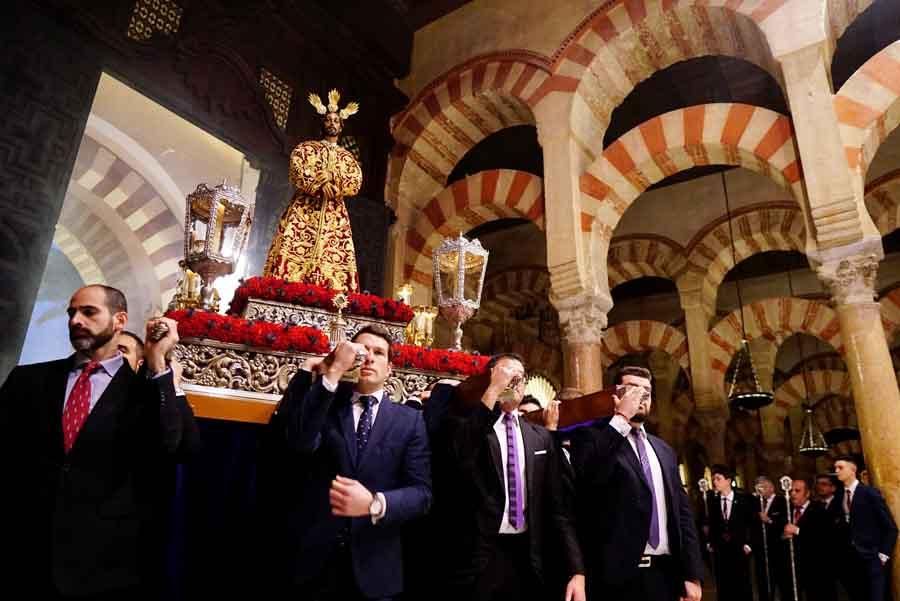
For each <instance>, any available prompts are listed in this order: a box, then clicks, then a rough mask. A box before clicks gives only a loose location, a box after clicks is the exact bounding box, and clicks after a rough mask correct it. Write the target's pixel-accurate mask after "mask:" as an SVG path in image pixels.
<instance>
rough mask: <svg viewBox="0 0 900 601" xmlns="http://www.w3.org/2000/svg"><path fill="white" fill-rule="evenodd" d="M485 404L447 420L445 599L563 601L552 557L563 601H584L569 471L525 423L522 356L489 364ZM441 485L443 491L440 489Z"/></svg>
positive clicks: (544, 436)
mask: <svg viewBox="0 0 900 601" xmlns="http://www.w3.org/2000/svg"><path fill="white" fill-rule="evenodd" d="M488 367H489V369H490V370H491V381H490V384H489V385H488V388H487V390H486V391H485V392H484V394H483V396H482V398H481V403H480V404H478V405H477V406H476V407H475V408H474V410H472V411H471V412H470V413H468V414H466V415H465V416H455V417H447V418H446V419H447V420H448V421H447V431H448V433H449V434H448V436H447V438H446V440H447V441H448V443H447V444H448V445H449V447H450V448H449V449H445V451H447V452H448V461H447V462H446V463H447V466H446V467H447V469H448V470H451V471H452V473H447V474H445V478H446V481H445V482H444V483H443V484H444V485H443V487H442V488H441V490H443V491H446V492H447V494H448V495H451V496H452V498H451V499H445V505H446V506H447V507H450V508H452V511H444V512H441V516H440V519H441V520H444V521H446V522H447V523H444V524H441V525H440V526H439V527H440V528H441V530H442V531H443V532H445V533H447V536H442V537H441V538H442V540H441V541H440V542H441V544H446V545H448V546H449V547H450V549H448V550H447V552H446V554H445V557H447V558H448V561H449V563H450V565H449V566H443V567H444V568H448V569H447V570H446V571H445V575H446V576H447V582H446V583H442V584H441V585H439V586H437V587H436V588H437V589H439V590H438V591H437V592H438V594H440V595H442V597H441V598H446V599H466V600H467V601H501V600H502V601H528V600H533V601H545V600H547V599H556V598H559V597H557V594H559V595H560V596H563V592H562V590H561V589H562V583H560V587H559V589H557V588H556V586H555V584H556V583H555V582H554V578H553V575H552V571H553V570H552V568H551V564H552V563H553V562H550V561H548V560H549V559H550V558H551V557H553V558H554V559H555V558H559V559H560V560H561V561H559V562H558V563H560V564H562V565H563V570H564V571H565V575H564V578H563V579H564V580H566V583H565V593H564V598H565V600H566V601H584V598H585V597H584V567H583V565H582V561H581V551H580V549H579V547H578V541H577V536H576V533H575V524H574V521H573V519H572V488H571V485H572V480H571V472H570V471H569V466H568V465H566V463H565V459H564V458H563V456H562V453H560V452H559V451H558V448H557V446H556V444H555V443H554V441H553V437H552V436H551V434H550V432H548V431H547V430H546V429H545V428H543V427H541V426H537V425H534V424H532V423H530V422H528V421H527V420H524V419H521V414H520V413H519V411H518V407H519V403H520V402H521V401H522V397H523V396H524V393H525V365H524V361H523V359H522V358H521V357H519V356H518V355H515V354H512V353H509V354H502V355H497V356H495V357H493V358H492V359H491V361H490V362H489V363H488ZM436 485H437V483H436Z"/></svg>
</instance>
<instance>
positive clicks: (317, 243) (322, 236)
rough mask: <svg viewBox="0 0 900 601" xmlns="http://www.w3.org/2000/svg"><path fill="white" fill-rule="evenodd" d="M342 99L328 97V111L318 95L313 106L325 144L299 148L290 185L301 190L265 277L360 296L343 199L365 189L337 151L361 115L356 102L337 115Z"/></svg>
mask: <svg viewBox="0 0 900 601" xmlns="http://www.w3.org/2000/svg"><path fill="white" fill-rule="evenodd" d="M339 101H340V94H339V93H338V91H337V90H331V92H329V93H328V106H325V105H324V104H322V100H321V99H320V98H319V96H318V95H317V94H310V95H309V102H310V104H312V105H313V106H314V107H315V109H316V111H317V112H318V113H319V114H320V115H322V116H323V129H324V132H325V139H323V140H320V141H308V142H303V143H301V144H300V145H298V146H297V147H296V148H295V149H294V151H293V152H292V153H291V167H290V179H291V183H292V184H293V185H294V187H295V188H297V191H296V192H295V193H294V198H293V200H292V201H291V204H290V205H288V207H287V209H285V211H284V214H283V215H282V216H281V220H280V221H279V223H278V229H277V231H276V232H275V238H274V239H273V240H272V246H271V247H269V255H268V257H267V259H266V265H265V269H264V270H263V275H265V276H269V277H278V278H284V279H285V280H289V281H292V282H308V283H312V284H317V285H320V286H327V287H329V288H333V289H335V290H341V291H348V292H356V291H357V290H358V289H359V277H358V276H357V273H356V255H355V254H354V249H353V237H352V236H351V232H350V218H349V217H348V215H347V207H346V206H344V197H345V196H353V195H354V194H357V193H358V192H359V189H360V187H361V186H362V169H361V168H360V166H359V163H358V162H357V161H356V158H355V157H354V156H353V154H352V153H350V152H349V151H348V150H346V149H344V148H342V147H340V146H338V143H337V141H338V137H339V136H340V135H341V130H342V129H343V124H344V119H346V118H347V117H349V116H350V115H354V114H356V112H357V111H358V110H359V105H358V104H356V103H355V102H351V103H349V104H347V106H345V107H344V108H343V109H338V102H339Z"/></svg>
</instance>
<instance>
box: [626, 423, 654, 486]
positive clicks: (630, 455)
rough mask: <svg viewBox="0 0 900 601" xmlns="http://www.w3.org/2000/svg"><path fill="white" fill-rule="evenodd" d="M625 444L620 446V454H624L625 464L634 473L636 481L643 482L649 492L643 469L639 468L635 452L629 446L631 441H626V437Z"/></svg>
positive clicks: (639, 463)
mask: <svg viewBox="0 0 900 601" xmlns="http://www.w3.org/2000/svg"><path fill="white" fill-rule="evenodd" d="M625 438H626V440H625V444H624V445H622V452H623V453H625V462H626V463H627V464H628V465H629V467H631V471H633V472H634V475H635V477H636V478H637V479H638V481H640V482H643V483H644V486H645V487H646V489H647V491H648V492H649V491H650V483H649V482H647V478H645V477H644V468H642V467H641V461H640V459H638V456H637V452H636V451H635V450H634V447H633V446H631V441H630V440H627V438H628V437H627V436H626V437H625Z"/></svg>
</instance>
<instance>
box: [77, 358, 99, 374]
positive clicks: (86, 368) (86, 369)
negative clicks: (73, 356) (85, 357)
mask: <svg viewBox="0 0 900 601" xmlns="http://www.w3.org/2000/svg"><path fill="white" fill-rule="evenodd" d="M98 369H100V362H99V361H93V360H92V361H88V362H87V363H85V364H84V365H83V366H82V368H81V375H83V376H89V375H91V374H92V373H94V372H95V371H97V370H98Z"/></svg>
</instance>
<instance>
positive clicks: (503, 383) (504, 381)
mask: <svg viewBox="0 0 900 601" xmlns="http://www.w3.org/2000/svg"><path fill="white" fill-rule="evenodd" d="M518 375H520V374H519V372H518V371H517V370H515V369H514V368H512V367H509V366H507V365H500V364H497V365H495V366H494V367H492V368H491V383H490V384H488V387H487V390H485V391H484V395H483V396H482V397H481V402H482V403H484V404H485V405H486V406H487V408H488V409H493V408H494V404H495V403H496V402H497V398H498V397H499V396H500V394H501V393H502V392H503V391H504V390H506V388H507V387H508V386H509V384H510V383H511V382H512V380H513V378H515V377H516V376H518Z"/></svg>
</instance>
